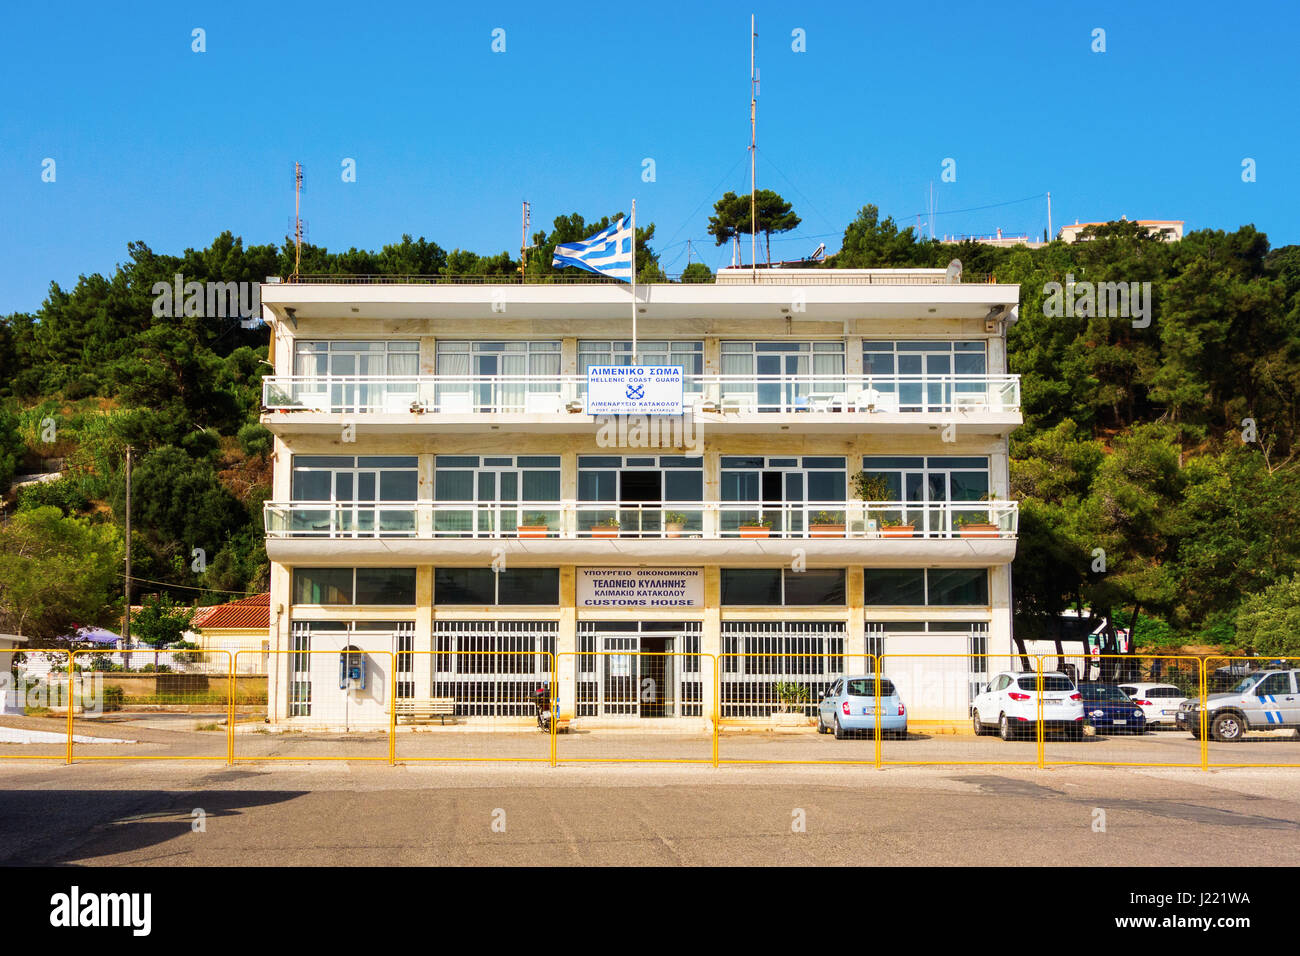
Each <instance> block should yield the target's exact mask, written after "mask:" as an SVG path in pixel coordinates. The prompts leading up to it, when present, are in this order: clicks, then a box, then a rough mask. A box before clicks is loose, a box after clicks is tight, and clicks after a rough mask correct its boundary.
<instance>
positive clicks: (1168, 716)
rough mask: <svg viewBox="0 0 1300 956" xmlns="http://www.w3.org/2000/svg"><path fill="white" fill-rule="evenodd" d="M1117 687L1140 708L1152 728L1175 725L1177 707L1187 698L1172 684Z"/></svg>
mask: <svg viewBox="0 0 1300 956" xmlns="http://www.w3.org/2000/svg"><path fill="white" fill-rule="evenodd" d="M1119 689H1120V690H1122V691H1123V692H1124V693H1126V694H1128V695H1129V696H1130V697H1132V698H1133V703H1135V704H1137V705H1138V706H1139V707H1141V708H1142V713H1143V715H1144V716H1145V717H1146V719H1147V726H1148V727H1150V728H1152V729H1153V730H1154V729H1155V728H1157V727H1170V728H1172V727H1175V726H1177V720H1176V719H1175V718H1177V716H1178V708H1179V707H1181V706H1182V703H1183V701H1185V700H1187V694H1186V693H1184V692H1183V691H1181V690H1179V689H1178V688H1177V687H1175V686H1174V685H1173V684H1120V685H1119Z"/></svg>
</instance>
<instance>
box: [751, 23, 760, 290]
mask: <svg viewBox="0 0 1300 956" xmlns="http://www.w3.org/2000/svg"><path fill="white" fill-rule="evenodd" d="M754 26H755V25H754V15H753V14H752V13H751V14H750V15H749V264H750V269H751V270H753V278H754V281H755V282H757V281H758V200H757V192H758V187H757V182H758V180H757V178H756V169H755V157H756V155H757V153H758V67H756V66H754V43H755V41H756V40H757V39H758V33H757V32H756V31H755V28H754Z"/></svg>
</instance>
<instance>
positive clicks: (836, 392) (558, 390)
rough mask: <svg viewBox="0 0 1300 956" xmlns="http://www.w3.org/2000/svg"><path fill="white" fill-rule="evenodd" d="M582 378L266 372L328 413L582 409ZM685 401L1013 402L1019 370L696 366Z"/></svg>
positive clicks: (714, 408) (269, 399) (817, 404)
mask: <svg viewBox="0 0 1300 956" xmlns="http://www.w3.org/2000/svg"><path fill="white" fill-rule="evenodd" d="M586 392H587V380H586V378H585V377H584V376H578V375H549V376H528V375H519V376H508V375H406V376H389V377H368V376H323V377H313V376H271V377H268V378H264V379H262V405H263V406H264V407H265V408H266V409H268V410H270V411H313V412H322V413H327V414H334V415H342V414H361V415H373V414H403V413H408V414H416V415H419V414H426V413H432V414H443V415H475V414H543V415H562V414H567V413H575V414H576V413H582V412H583V411H584V409H585V398H586ZM683 393H684V394H683V404H684V405H685V406H686V407H687V408H691V409H694V410H696V411H706V412H709V411H711V412H721V413H724V414H725V413H729V412H751V413H753V412H758V413H790V412H839V413H849V414H873V413H895V414H897V413H903V414H920V413H941V414H952V413H956V412H963V411H964V412H995V413H1012V412H1017V411H1019V410H1020V376H1018V375H923V374H922V375H695V376H687V377H686V380H685V383H684V389H683Z"/></svg>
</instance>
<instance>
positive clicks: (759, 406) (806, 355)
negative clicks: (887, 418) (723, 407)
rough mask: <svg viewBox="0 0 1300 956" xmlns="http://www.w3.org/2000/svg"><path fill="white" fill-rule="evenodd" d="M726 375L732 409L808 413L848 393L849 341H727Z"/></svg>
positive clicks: (724, 391) (724, 395) (725, 398)
mask: <svg viewBox="0 0 1300 956" xmlns="http://www.w3.org/2000/svg"><path fill="white" fill-rule="evenodd" d="M722 375H723V384H722V400H723V402H724V403H726V404H739V405H741V406H742V407H748V408H754V409H756V410H757V411H760V412H794V411H807V410H809V409H811V408H812V407H813V403H814V401H816V400H817V399H818V397H819V396H825V397H830V396H832V395H835V394H840V393H843V392H844V391H845V385H846V383H845V380H844V342H843V341H842V340H839V341H831V342H723V343H722Z"/></svg>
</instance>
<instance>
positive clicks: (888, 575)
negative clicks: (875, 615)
mask: <svg viewBox="0 0 1300 956" xmlns="http://www.w3.org/2000/svg"><path fill="white" fill-rule="evenodd" d="M862 579H863V601H864V603H866V604H868V605H871V604H877V605H898V606H916V607H919V606H923V605H986V604H988V603H989V575H988V569H987V568H928V569H924V568H866V569H864V571H863V573H862Z"/></svg>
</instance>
